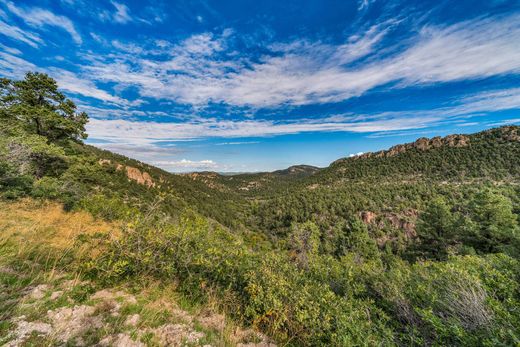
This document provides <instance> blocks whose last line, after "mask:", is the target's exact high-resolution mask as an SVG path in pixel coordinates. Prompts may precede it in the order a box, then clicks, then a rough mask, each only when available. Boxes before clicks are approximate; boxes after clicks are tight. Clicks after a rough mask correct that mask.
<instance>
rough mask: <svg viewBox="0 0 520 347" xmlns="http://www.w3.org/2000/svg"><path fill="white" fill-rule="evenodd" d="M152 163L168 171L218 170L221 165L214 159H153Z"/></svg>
mask: <svg viewBox="0 0 520 347" xmlns="http://www.w3.org/2000/svg"><path fill="white" fill-rule="evenodd" d="M151 164H153V165H156V166H158V167H160V168H163V169H165V170H168V171H175V172H190V171H204V170H218V169H219V168H220V167H219V165H218V164H217V163H216V162H214V161H213V160H209V159H205V160H198V161H197V160H188V159H181V160H159V161H153V162H151Z"/></svg>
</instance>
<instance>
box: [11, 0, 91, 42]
mask: <svg viewBox="0 0 520 347" xmlns="http://www.w3.org/2000/svg"><path fill="white" fill-rule="evenodd" d="M6 5H7V8H8V9H9V11H11V12H12V13H13V14H15V15H17V16H18V17H20V18H21V19H22V20H24V21H25V22H26V23H27V24H29V25H30V26H33V27H37V28H42V27H45V26H54V27H58V28H61V29H63V30H65V31H67V32H68V33H69V34H70V36H71V37H72V39H73V40H74V42H76V43H77V44H81V43H82V42H83V40H82V39H81V36H80V34H79V33H78V32H77V31H76V28H75V27H74V24H73V23H72V21H71V20H70V19H68V18H67V17H65V16H59V15H56V14H54V13H52V12H50V11H48V10H45V9H42V8H39V7H32V8H25V7H24V8H22V7H17V6H16V5H15V4H13V3H12V2H9V1H8V2H7V3H6ZM32 41H34V40H32ZM26 43H28V42H26Z"/></svg>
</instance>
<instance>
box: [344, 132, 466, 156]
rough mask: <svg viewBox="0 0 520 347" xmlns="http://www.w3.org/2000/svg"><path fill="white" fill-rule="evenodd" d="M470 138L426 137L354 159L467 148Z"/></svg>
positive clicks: (451, 136)
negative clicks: (438, 149)
mask: <svg viewBox="0 0 520 347" xmlns="http://www.w3.org/2000/svg"><path fill="white" fill-rule="evenodd" d="M469 142H470V140H469V137H468V136H466V135H449V136H446V137H440V136H436V137H433V138H431V139H429V138H426V137H421V138H419V139H417V140H416V141H415V142H411V143H405V144H403V145H396V146H393V147H390V148H389V149H388V150H386V151H378V152H368V153H364V154H361V155H358V156H355V157H353V158H354V159H361V158H371V157H375V158H383V157H393V156H396V155H399V154H401V153H404V152H406V151H409V150H411V149H417V150H419V151H427V150H429V149H432V148H439V147H443V146H447V147H465V146H468V145H469Z"/></svg>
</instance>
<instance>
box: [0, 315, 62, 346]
mask: <svg viewBox="0 0 520 347" xmlns="http://www.w3.org/2000/svg"><path fill="white" fill-rule="evenodd" d="M25 318H26V317H25V316H21V317H18V318H16V319H14V323H15V324H16V329H15V330H14V331H13V332H12V333H11V334H10V337H11V338H14V339H13V340H11V341H10V342H8V343H7V344H5V345H4V346H5V347H18V346H22V345H23V344H24V341H25V339H26V338H27V337H29V336H30V335H31V334H32V333H37V334H38V335H40V336H43V335H48V334H50V333H51V332H52V326H51V325H50V324H48V323H42V322H27V321H26V320H25Z"/></svg>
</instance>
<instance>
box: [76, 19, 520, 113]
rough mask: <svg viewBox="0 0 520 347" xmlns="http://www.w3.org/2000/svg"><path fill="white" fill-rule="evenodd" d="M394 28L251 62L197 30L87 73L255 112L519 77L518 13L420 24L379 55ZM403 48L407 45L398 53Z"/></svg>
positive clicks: (164, 95)
mask: <svg viewBox="0 0 520 347" xmlns="http://www.w3.org/2000/svg"><path fill="white" fill-rule="evenodd" d="M398 23H399V22H396V21H389V22H386V23H383V24H380V25H376V26H373V27H371V28H369V29H368V30H366V31H365V32H363V33H361V34H355V35H352V36H351V37H350V38H349V39H348V40H346V43H345V44H342V45H336V46H334V45H330V44H325V43H321V42H308V41H301V40H300V41H294V42H290V43H283V44H281V43H278V44H271V45H269V46H268V47H266V48H267V49H269V50H270V52H271V53H270V54H266V55H265V56H262V57H260V59H259V60H256V61H250V60H249V59H248V58H247V57H245V56H241V55H237V54H232V53H233V51H232V49H230V48H229V47H228V45H227V42H228V40H229V39H231V38H233V33H232V32H231V31H225V32H224V33H223V34H221V35H215V34H209V33H206V34H198V35H194V36H192V37H190V38H188V39H186V40H185V41H183V42H181V43H180V44H177V45H171V44H168V43H164V42H163V43H164V44H163V52H168V53H169V54H170V56H171V58H170V59H168V60H159V61H158V60H152V59H149V58H147V57H140V56H136V54H138V52H139V51H138V50H137V49H135V47H133V48H134V49H133V50H132V51H130V50H129V48H132V47H131V46H128V47H121V51H122V52H124V51H127V52H132V54H130V53H129V54H127V55H126V56H118V59H117V61H108V60H99V59H98V60H97V61H96V62H95V63H94V64H93V65H92V66H87V67H85V69H86V70H87V71H88V73H89V74H90V75H92V76H93V78H96V79H99V80H101V81H105V82H115V83H121V84H126V85H133V86H135V87H137V88H138V90H139V91H140V93H141V95H142V96H145V97H151V98H156V99H169V100H174V101H177V102H181V103H186V104H193V105H204V104H207V103H209V102H219V103H220V102H223V103H227V104H230V105H236V106H250V107H254V108H261V107H278V106H280V105H307V104H319V103H329V102H338V101H342V100H346V99H349V98H352V97H356V96H360V95H363V94H364V93H366V92H368V91H369V90H371V89H373V88H375V87H380V86H385V85H386V86H388V88H404V87H409V86H416V85H427V84H433V83H444V82H452V81H460V80H467V79H480V78H486V77H490V76H498V75H503V74H516V73H519V72H520V46H519V45H518V44H516V42H517V40H518V37H520V15H518V14H514V15H510V16H507V17H501V18H498V19H497V18H494V19H493V20H491V19H478V20H473V21H467V22H463V23H458V24H455V25H451V26H446V27H438V26H426V27H423V28H422V29H421V30H420V31H419V32H418V33H417V35H416V36H415V37H413V38H411V39H409V40H408V41H405V42H401V43H400V45H401V46H399V47H397V46H395V47H385V50H384V51H380V50H379V48H380V47H379V46H380V44H381V42H382V40H383V39H384V38H385V37H386V35H387V33H388V32H389V31H391V30H392V28H393V27H394V26H396V25H397V24H398ZM403 46H404V47H403Z"/></svg>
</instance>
